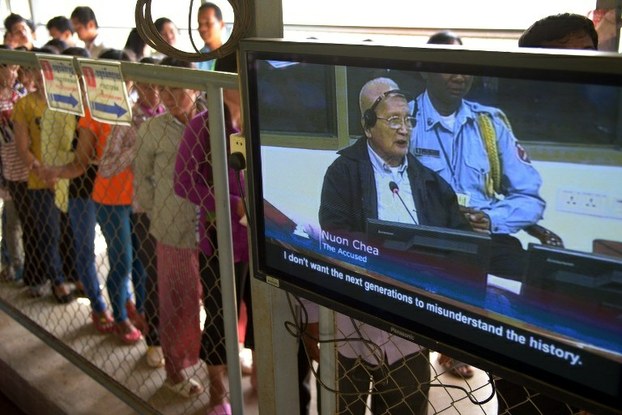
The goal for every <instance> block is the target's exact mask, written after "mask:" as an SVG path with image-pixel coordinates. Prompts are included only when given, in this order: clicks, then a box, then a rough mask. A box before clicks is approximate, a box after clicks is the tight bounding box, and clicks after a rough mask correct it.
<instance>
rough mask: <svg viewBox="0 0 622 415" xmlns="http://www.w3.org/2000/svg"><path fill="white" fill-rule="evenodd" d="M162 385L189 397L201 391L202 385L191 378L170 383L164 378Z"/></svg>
mask: <svg viewBox="0 0 622 415" xmlns="http://www.w3.org/2000/svg"><path fill="white" fill-rule="evenodd" d="M163 386H164V387H165V388H166V389H168V390H169V391H171V392H173V393H175V394H177V395H179V396H181V397H184V398H191V397H193V396H196V395H199V394H201V393H202V392H203V385H201V384H200V383H199V382H197V381H196V380H194V379H192V378H188V379H184V380H182V381H181V382H179V383H175V384H171V383H170V382H168V381H167V380H165V381H164V383H163Z"/></svg>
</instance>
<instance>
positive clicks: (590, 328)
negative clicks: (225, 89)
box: [240, 39, 622, 413]
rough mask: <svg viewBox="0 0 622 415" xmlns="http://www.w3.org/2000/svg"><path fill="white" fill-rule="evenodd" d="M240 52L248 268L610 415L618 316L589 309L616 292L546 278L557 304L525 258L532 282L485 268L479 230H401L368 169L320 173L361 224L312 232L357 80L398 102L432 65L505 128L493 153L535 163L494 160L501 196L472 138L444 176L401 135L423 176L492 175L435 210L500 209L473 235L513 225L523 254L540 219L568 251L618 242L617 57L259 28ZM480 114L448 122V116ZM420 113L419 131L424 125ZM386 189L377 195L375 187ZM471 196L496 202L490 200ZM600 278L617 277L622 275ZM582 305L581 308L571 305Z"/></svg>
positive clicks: (413, 91) (620, 363)
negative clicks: (395, 92)
mask: <svg viewBox="0 0 622 415" xmlns="http://www.w3.org/2000/svg"><path fill="white" fill-rule="evenodd" d="M240 56H241V61H240V62H241V66H240V73H241V79H242V89H243V100H244V113H245V128H246V130H247V131H246V137H247V162H248V170H247V174H248V184H249V200H250V204H251V209H250V210H251V215H250V216H251V217H250V221H249V222H250V223H251V226H250V228H251V236H252V238H251V239H252V265H253V270H252V271H253V275H254V277H255V278H258V279H259V280H261V281H265V282H267V283H270V284H272V285H275V286H278V287H280V288H282V289H285V290H287V291H290V292H293V293H295V294H298V295H300V296H302V297H305V298H307V299H310V300H312V301H314V302H317V303H319V304H322V305H324V306H327V307H329V308H332V309H334V310H337V311H339V312H342V313H345V314H348V315H351V316H353V317H355V318H357V319H360V320H363V321H365V322H367V323H370V324H373V325H376V326H378V327H380V328H382V329H384V330H387V331H389V332H392V333H395V334H397V335H401V336H403V337H405V338H408V339H412V340H415V341H417V342H418V343H420V344H423V345H425V346H428V347H430V348H431V349H433V350H438V351H440V352H446V353H449V354H452V355H454V356H456V357H458V358H463V360H466V361H467V362H469V363H472V364H475V365H477V366H478V367H481V368H483V369H488V370H490V371H492V372H494V373H496V374H499V375H501V376H507V377H511V379H513V380H514V381H515V382H518V383H524V384H526V385H533V386H538V387H539V390H542V391H544V392H546V393H549V394H553V395H554V396H556V397H558V398H564V399H565V400H567V401H568V402H571V403H574V404H576V405H577V406H578V407H581V408H585V409H590V408H592V409H595V410H599V411H605V412H611V413H621V412H620V408H622V320H620V313H619V310H616V309H615V308H611V307H601V308H598V309H592V308H591V307H592V306H594V307H597V306H595V305H594V304H595V303H594V301H596V302H600V301H601V300H600V299H604V298H605V297H603V296H604V295H605V294H603V293H610V292H611V291H608V290H605V291H601V290H600V289H597V288H590V289H585V291H584V293H585V295H587V296H590V300H589V301H585V302H577V301H576V295H575V294H572V293H569V292H565V291H564V290H562V289H559V290H557V289H556V293H555V295H556V296H557V297H559V298H556V299H555V301H552V302H551V301H549V299H550V296H551V293H549V292H548V290H545V289H542V288H541V287H540V288H538V287H531V283H532V277H534V276H535V275H536V274H537V273H538V271H537V270H534V269H533V268H531V269H530V270H529V275H530V277H529V278H528V279H527V280H525V278H527V277H526V276H525V270H524V268H523V267H522V266H521V265H519V264H517V265H516V269H515V270H513V275H512V276H511V277H512V278H508V277H507V276H502V275H499V274H498V273H497V272H496V271H495V272H493V270H494V269H495V268H492V267H491V264H492V263H493V259H494V258H495V257H496V256H498V255H499V252H500V251H499V250H498V248H495V246H494V245H492V247H490V248H487V243H488V242H487V239H486V238H473V237H472V236H473V235H472V234H470V233H469V234H468V237H467V236H465V235H464V234H461V233H459V232H456V229H458V228H459V227H455V226H450V227H447V229H446V230H444V231H439V230H438V229H437V228H439V226H437V224H433V223H424V225H430V226H434V227H435V229H434V231H432V230H431V229H424V228H416V227H415V228H413V227H411V226H408V225H403V223H411V224H412V223H413V222H415V220H416V219H417V218H412V219H413V220H411V219H410V218H409V217H408V216H407V215H405V210H403V211H402V212H401V214H402V218H401V219H394V218H393V219H392V218H391V217H390V215H385V213H386V211H387V208H386V206H385V205H383V206H385V207H383V208H378V207H377V205H376V204H375V202H373V200H374V198H376V197H377V196H378V194H377V193H374V191H373V189H375V188H376V187H378V186H376V183H375V182H374V180H375V179H373V178H370V176H369V175H368V176H364V175H363V173H361V175H363V176H364V177H365V179H360V178H359V179H356V180H355V179H353V177H354V176H355V175H349V174H341V175H340V174H336V175H333V176H331V180H336V181H341V182H344V183H345V182H348V181H349V184H347V185H344V186H341V185H337V186H335V187H334V189H333V194H337V196H338V197H339V198H348V197H350V198H351V200H353V202H351V203H350V204H349V205H348V206H345V207H344V206H337V208H338V209H341V211H339V212H338V213H339V214H340V215H341V216H342V219H343V220H344V221H345V222H348V221H355V222H354V223H355V225H354V226H344V227H343V228H342V229H334V228H330V229H329V228H327V227H326V226H324V227H322V226H321V225H320V224H321V223H322V222H321V220H320V216H321V215H320V210H321V204H322V200H323V197H324V196H323V188H324V183H325V179H326V177H325V176H326V175H327V171H328V170H329V167H330V166H331V165H332V164H333V163H334V162H335V160H337V158H338V157H340V155H341V154H342V153H340V152H341V151H342V150H344V149H348V148H351V146H355V145H356V144H357V143H361V142H364V141H362V140H364V139H363V138H362V137H364V136H365V133H366V132H365V130H364V128H363V126H364V125H365V122H366V120H365V118H364V117H363V115H364V114H362V113H361V112H362V111H361V108H359V92H360V91H361V87H362V86H363V85H364V84H365V83H366V82H368V81H369V80H371V79H374V78H377V77H385V78H390V79H392V80H393V81H394V82H395V83H396V84H397V85H398V86H399V89H400V90H403V91H407V92H408V93H406V92H404V93H403V96H404V97H406V96H412V97H420V96H421V97H423V96H422V95H421V94H422V93H424V91H425V89H426V80H427V79H430V78H431V76H432V75H436V78H439V76H438V75H439V74H440V75H448V74H454V75H461V76H468V77H470V78H471V80H472V84H471V85H470V86H471V88H470V90H469V91H468V93H467V94H466V96H465V97H464V99H465V100H467V101H469V102H471V104H470V105H472V107H471V108H493V109H494V110H492V109H491V110H488V111H489V112H491V113H494V114H496V116H497V117H498V119H500V118H501V117H503V118H504V120H503V121H498V122H499V123H501V122H503V123H504V124H503V125H504V127H502V128H503V131H505V132H504V133H503V134H511V135H513V136H515V137H516V138H517V140H518V141H516V143H514V144H512V145H511V146H509V147H508V146H505V147H503V146H502V147H500V148H498V149H497V150H496V151H498V156H499V157H500V158H502V159H503V160H509V159H508V158H507V157H512V160H513V162H515V164H514V166H515V167H516V168H517V171H518V170H521V169H520V167H521V166H522V165H531V166H532V167H533V168H534V169H535V170H536V171H537V172H538V174H537V175H535V176H531V177H528V176H526V175H525V176H522V175H521V174H522V173H513V172H511V171H510V172H508V171H507V169H506V170H503V167H502V166H501V167H500V168H501V171H503V172H504V173H503V174H501V175H500V176H499V179H498V180H501V183H504V186H505V188H506V189H508V188H511V189H512V192H509V191H508V192H505V191H499V192H497V190H496V188H495V187H494V186H493V184H494V177H493V173H494V172H492V168H491V170H490V171H489V170H487V167H486V166H488V163H494V159H488V160H487V161H481V160H482V157H483V155H484V154H485V153H484V150H483V149H484V148H485V147H484V144H482V143H481V142H474V143H473V144H472V146H471V147H469V149H470V151H473V152H477V151H478V149H479V150H480V154H479V155H478V154H471V155H462V156H460V155H456V157H466V159H465V160H468V162H467V163H466V165H464V166H462V167H461V169H460V170H456V171H451V172H449V171H447V170H443V167H442V163H441V161H442V160H443V159H442V157H444V154H443V151H440V150H438V149H434V148H433V147H434V146H430V147H425V146H423V147H417V148H414V147H412V146H411V148H410V149H409V151H410V153H411V154H412V155H413V157H415V159H416V160H417V161H421V163H422V164H425V166H426V167H425V169H426V170H425V171H431V172H432V173H431V176H430V177H436V176H437V175H438V176H441V177H442V179H443V180H444V181H445V182H446V183H447V184H450V182H451V181H452V180H453V177H452V174H453V175H462V174H465V175H471V176H472V177H478V175H481V176H482V177H483V178H484V179H486V180H488V179H490V180H489V181H488V182H485V183H487V184H486V185H485V186H482V188H481V189H466V190H465V189H456V188H452V189H453V190H452V192H454V193H455V194H454V193H452V194H451V196H447V194H446V193H443V194H445V196H447V199H444V200H445V202H444V203H445V204H444V205H443V206H445V207H446V206H449V205H450V204H451V203H452V202H450V201H449V199H451V198H452V197H455V198H456V200H457V201H458V202H459V203H460V204H461V205H462V206H463V207H467V208H469V207H472V206H475V205H477V206H482V205H483V206H484V207H483V208H481V209H482V210H483V211H485V212H486V211H488V210H487V209H493V208H494V209H495V213H492V211H488V212H489V213H490V215H489V216H488V217H489V218H490V219H491V220H490V226H488V227H486V228H485V230H488V231H490V232H491V238H493V239H495V238H496V239H498V238H499V237H501V238H505V237H506V236H508V235H509V236H510V237H511V238H509V240H511V241H517V243H518V246H519V248H520V252H524V253H525V255H526V253H527V247H528V244H529V243H536V244H543V243H546V242H547V240H549V239H550V238H549V239H547V238H546V235H549V236H550V232H548V233H547V232H546V231H547V230H548V231H552V232H553V233H554V234H557V235H558V236H559V237H560V238H561V240H562V243H563V244H564V245H565V247H566V249H571V250H574V251H581V252H590V251H591V249H592V243H593V241H595V240H606V241H614V242H620V241H621V240H622V186H620V183H622V154H621V151H620V147H621V146H622V116H621V115H622V114H621V109H622V94H621V91H622V89H621V87H622V58H621V57H619V56H617V55H614V54H604V53H597V52H593V53H592V52H582V51H576V52H575V51H567V52H564V54H561V53H559V52H555V51H551V50H548V51H544V50H543V51H537V50H519V49H516V50H513V51H510V52H501V51H482V50H468V49H465V48H458V47H452V46H430V47H421V48H414V47H408V46H402V45H376V44H373V43H370V42H367V43H363V44H347V45H346V44H331V43H325V42H319V41H306V42H295V41H284V40H270V39H248V40H245V41H243V42H242V43H241V49H240ZM440 77H441V78H442V76H440ZM422 99H423V98H422ZM408 105H409V106H410V108H411V109H412V111H413V115H418V114H419V112H418V111H421V110H422V108H421V106H419V108H416V105H415V103H414V101H409V104H408ZM363 110H365V109H363ZM475 119H476V117H474V116H473V117H471V119H467V120H466V121H464V120H462V119H461V120H457V119H456V125H454V127H455V128H459V127H460V126H462V124H460V125H458V122H461V123H462V122H464V123H473V122H475ZM401 121H402V122H406V121H405V119H402V120H401ZM420 122H421V123H422V124H418V125H419V126H424V127H425V126H426V124H432V123H433V120H432V118H423V119H422V120H421V121H420ZM444 122H447V123H448V122H450V121H449V120H447V121H444ZM447 125H449V124H447ZM465 125H466V124H465ZM470 125H472V124H470ZM495 125H496V124H495ZM499 125H501V124H499ZM416 128H417V126H415V130H416ZM445 128H449V127H445ZM495 128H497V127H495ZM430 131H432V130H430ZM495 131H496V130H495ZM492 134H493V135H492V138H493V139H496V138H498V136H495V135H494V134H495V132H493V133H492ZM488 137H489V138H490V137H491V136H490V135H488ZM430 139H431V140H432V139H434V137H431V138H430ZM458 139H459V140H466V139H468V137H465V136H458ZM510 142H511V143H513V142H512V141H510ZM402 144H403V143H402ZM360 148H364V147H360ZM486 148H487V147H486ZM363 151H365V150H363ZM486 151H488V150H486ZM367 154H371V153H367ZM489 154H490V153H489ZM493 154H494V153H493ZM478 156H479V159H478V158H477V157H478ZM369 157H370V159H369V160H371V157H372V155H370V156H369ZM411 160H412V159H411ZM477 160H479V161H477ZM424 162H425V163H424ZM413 163H415V162H414V161H413ZM415 164H416V163H415ZM357 174H358V173H357ZM426 174H427V173H426ZM363 176H361V177H363ZM509 176H512V177H509ZM411 181H415V182H416V181H417V176H413V177H411ZM340 186H341V187H340ZM357 186H360V187H359V188H357ZM438 186H440V187H443V186H442V185H438ZM529 186H535V187H536V189H537V190H536V191H535V192H531V194H530V195H529V197H531V198H532V199H535V200H537V201H538V203H539V206H540V207H541V210H540V211H538V212H537V213H533V212H532V211H530V209H528V208H525V205H523V204H522V203H513V198H514V197H515V194H516V192H518V193H520V192H521V191H523V192H524V190H523V189H525V188H526V187H529ZM411 187H412V186H411ZM484 187H485V188H484ZM355 188H357V189H358V190H356V192H353V189H355ZM381 188H382V189H384V190H387V191H388V186H386V184H383V185H382V186H381ZM413 189H414V190H413V192H415V193H416V192H417V188H413ZM486 192H487V193H486ZM495 192H496V193H495ZM361 194H363V195H365V197H361ZM482 194H486V195H488V197H490V198H491V199H494V202H491V204H490V205H486V203H487V202H486V200H482V199H481V197H482V196H481V195H482ZM382 197H384V196H382ZM478 197H479V198H480V199H479V200H478V199H477V198H478ZM432 199H433V200H436V194H433V195H432ZM432 199H430V200H432ZM377 200H378V204H381V203H385V202H386V200H384V201H383V200H380V199H377ZM430 200H427V201H426V203H422V204H420V205H419V206H416V209H417V211H418V214H420V215H425V214H427V213H430V212H429V210H434V209H436V211H435V212H434V214H435V215H438V214H440V215H442V214H444V213H446V212H445V210H444V208H442V209H439V208H438V206H437V207H434V206H436V205H434V204H433V203H430ZM358 201H360V202H361V205H359V203H358ZM370 201H372V202H370ZM363 202H365V203H363ZM393 202H395V200H393ZM393 202H391V201H390V203H393ZM395 203H399V202H395ZM417 203H418V202H415V204H417ZM370 206H372V207H371V208H370ZM408 209H409V208H406V210H408ZM388 210H390V208H388ZM380 211H382V212H381V213H382V215H381V214H380V213H379V212H380ZM408 211H409V212H410V210H408ZM399 215H400V212H398V213H397V216H399ZM409 215H410V213H409ZM391 222H399V223H400V225H396V224H395V223H391ZM533 223H537V224H538V225H540V226H542V228H540V230H542V229H544V230H545V232H544V235H545V237H544V238H540V237H538V238H539V239H535V237H534V236H533V235H536V234H535V233H534V232H530V228H529V225H530V224H533ZM444 227H446V226H445V225H443V226H440V228H444ZM387 231H390V232H393V236H391V237H389V236H388V235H387V234H386V233H385V232H387ZM540 233H542V232H540ZM536 236H537V235H536ZM422 237H423V239H422ZM422 241H423V242H424V243H422ZM443 246H445V247H446V249H445V250H444V251H442V250H441V251H438V248H439V247H443ZM435 250H436V252H433V251H435ZM538 250H539V248H538ZM533 252H534V249H532V253H533ZM443 255H444V256H443ZM476 258H478V259H479V261H478V260H476ZM474 262H475V263H476V264H475V265H474ZM484 273H487V275H485V280H484V279H483V278H482V276H483V275H484ZM563 278H566V277H563ZM563 278H562V279H563ZM612 278H613V279H612V280H611V281H612V282H611V286H613V285H615V283H616V280H615V278H617V277H612ZM525 281H527V282H525ZM561 285H563V286H564V287H568V285H567V284H566V282H563V283H561V284H560V286H561ZM592 296H595V298H592ZM597 298H600V299H597ZM578 306H585V307H588V308H589V310H588V312H585V313H581V312H577V307H578Z"/></svg>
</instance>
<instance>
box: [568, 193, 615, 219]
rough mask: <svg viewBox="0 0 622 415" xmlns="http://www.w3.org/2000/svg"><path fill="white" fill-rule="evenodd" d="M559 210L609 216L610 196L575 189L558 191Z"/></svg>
mask: <svg viewBox="0 0 622 415" xmlns="http://www.w3.org/2000/svg"><path fill="white" fill-rule="evenodd" d="M557 210H559V211H564V212H571V213H579V214H583V215H593V216H609V196H608V195H607V194H604V193H597V192H589V191H582V190H575V189H560V190H559V191H558V192H557Z"/></svg>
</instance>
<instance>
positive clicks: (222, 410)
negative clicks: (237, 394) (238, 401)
mask: <svg viewBox="0 0 622 415" xmlns="http://www.w3.org/2000/svg"><path fill="white" fill-rule="evenodd" d="M207 415H231V405H229V404H228V403H221V404H218V405H216V406H215V407H213V408H212V410H211V411H209V412H208V413H207Z"/></svg>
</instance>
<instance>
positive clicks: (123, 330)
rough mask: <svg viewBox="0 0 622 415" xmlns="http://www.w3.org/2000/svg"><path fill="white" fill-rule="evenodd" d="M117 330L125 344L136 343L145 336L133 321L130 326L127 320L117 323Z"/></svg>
mask: <svg viewBox="0 0 622 415" xmlns="http://www.w3.org/2000/svg"><path fill="white" fill-rule="evenodd" d="M115 332H116V333H117V336H119V338H120V339H121V341H122V342H123V343H125V344H134V343H136V342H137V341H139V340H140V339H142V338H143V335H142V333H141V332H140V330H138V329H137V328H136V327H134V326H133V325H132V324H131V323H130V324H129V327H128V326H127V325H126V324H125V322H123V323H116V326H115Z"/></svg>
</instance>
